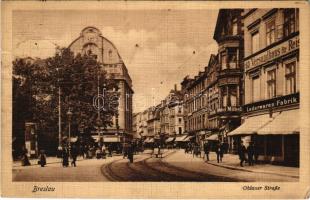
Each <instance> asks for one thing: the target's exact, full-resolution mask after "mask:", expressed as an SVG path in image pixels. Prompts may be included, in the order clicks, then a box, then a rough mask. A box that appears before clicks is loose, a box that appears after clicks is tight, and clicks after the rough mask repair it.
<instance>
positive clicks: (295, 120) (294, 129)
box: [257, 109, 300, 135]
mask: <svg viewBox="0 0 310 200" xmlns="http://www.w3.org/2000/svg"><path fill="white" fill-rule="evenodd" d="M299 127H300V126H299V110H298V109H297V110H290V111H282V112H281V113H280V114H279V115H277V116H276V117H275V118H274V120H273V121H271V122H270V123H268V124H267V125H266V126H264V127H262V128H261V129H259V130H258V131H257V134H258V135H277V134H278V135H288V134H296V133H299Z"/></svg>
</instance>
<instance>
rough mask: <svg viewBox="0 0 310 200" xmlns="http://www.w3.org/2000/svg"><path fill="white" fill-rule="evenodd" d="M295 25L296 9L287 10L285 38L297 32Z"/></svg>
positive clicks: (284, 25) (285, 12) (284, 28)
mask: <svg viewBox="0 0 310 200" xmlns="http://www.w3.org/2000/svg"><path fill="white" fill-rule="evenodd" d="M295 23H296V20H295V9H294V8H290V9H285V10H284V24H283V32H284V37H285V36H288V35H290V34H291V33H294V32H295V31H296V26H295Z"/></svg>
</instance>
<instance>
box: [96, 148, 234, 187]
mask: <svg viewBox="0 0 310 200" xmlns="http://www.w3.org/2000/svg"><path fill="white" fill-rule="evenodd" d="M174 153H176V152H175V151H172V152H167V153H165V154H164V155H163V158H154V157H152V156H151V155H148V154H144V155H140V156H139V157H138V158H135V159H134V162H133V163H130V162H128V161H127V159H123V158H122V159H117V160H114V161H112V162H110V163H107V164H105V165H103V166H102V167H101V172H102V174H103V175H104V176H106V177H107V179H108V180H109V181H120V182H127V181H134V182H150V181H152V182H205V181H220V182H221V181H225V182H230V181H235V180H234V179H232V178H227V177H220V176H216V175H213V174H207V173H202V172H197V171H192V170H188V169H185V168H183V167H179V166H175V165H172V164H169V163H167V162H165V159H167V158H168V157H169V156H171V155H173V154H174Z"/></svg>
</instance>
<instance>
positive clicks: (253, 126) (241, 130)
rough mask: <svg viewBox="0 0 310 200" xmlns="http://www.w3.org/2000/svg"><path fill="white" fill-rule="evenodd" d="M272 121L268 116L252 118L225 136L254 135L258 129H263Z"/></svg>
mask: <svg viewBox="0 0 310 200" xmlns="http://www.w3.org/2000/svg"><path fill="white" fill-rule="evenodd" d="M272 120H273V118H270V116H269V114H265V115H258V116H253V117H250V118H248V119H245V122H244V123H243V124H242V125H241V126H239V127H238V128H236V129H235V130H233V131H231V132H230V133H228V134H227V135H228V136H234V135H251V134H256V133H257V131H258V130H259V129H261V128H262V127H264V126H265V125H266V124H268V123H269V122H270V121H272Z"/></svg>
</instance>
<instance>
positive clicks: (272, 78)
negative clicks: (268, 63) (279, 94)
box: [267, 69, 276, 99]
mask: <svg viewBox="0 0 310 200" xmlns="http://www.w3.org/2000/svg"><path fill="white" fill-rule="evenodd" d="M267 90H268V91H267V92H268V98H269V99H271V98H274V97H276V69H273V70H270V71H268V72H267Z"/></svg>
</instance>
